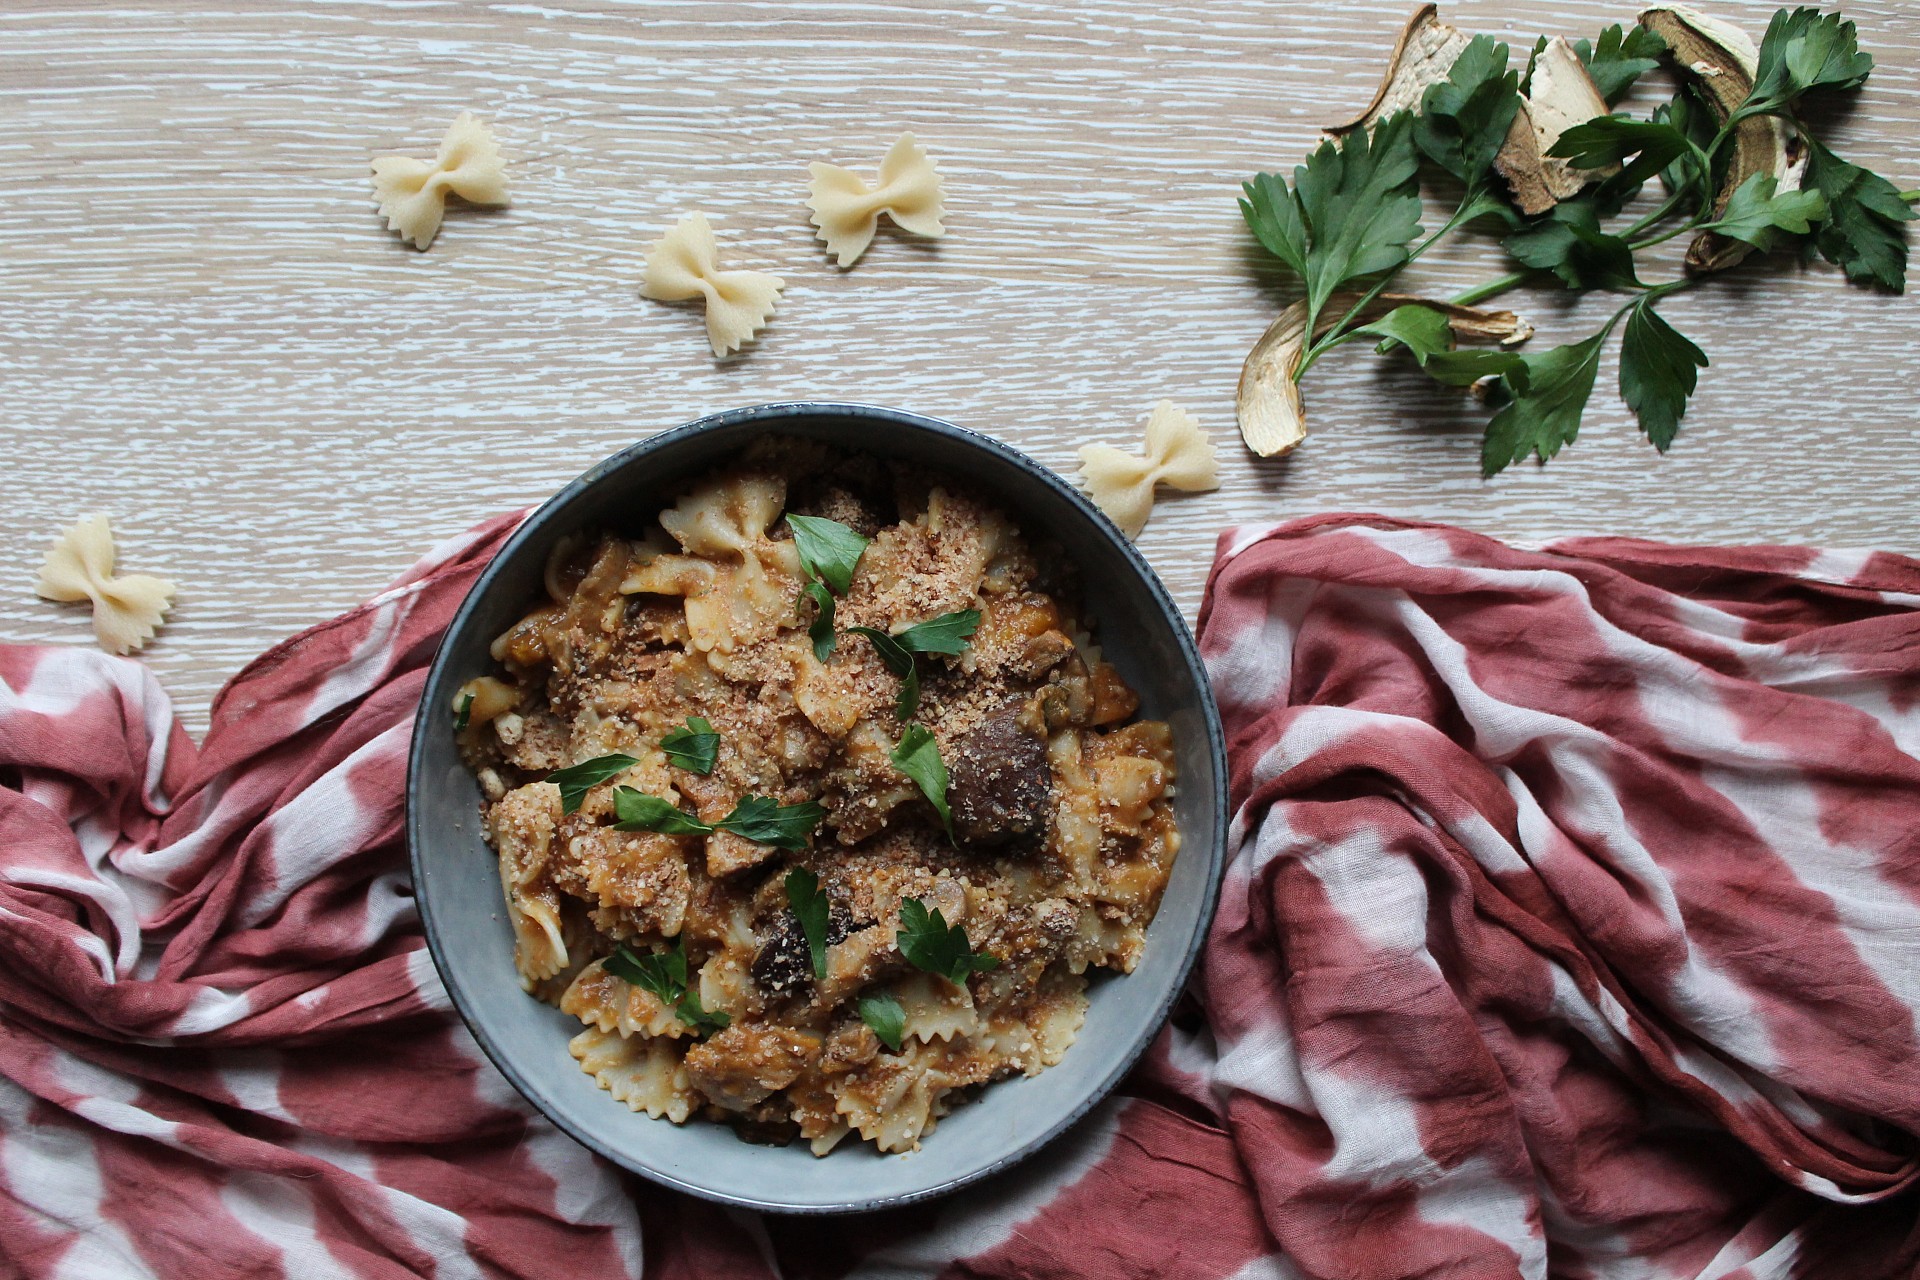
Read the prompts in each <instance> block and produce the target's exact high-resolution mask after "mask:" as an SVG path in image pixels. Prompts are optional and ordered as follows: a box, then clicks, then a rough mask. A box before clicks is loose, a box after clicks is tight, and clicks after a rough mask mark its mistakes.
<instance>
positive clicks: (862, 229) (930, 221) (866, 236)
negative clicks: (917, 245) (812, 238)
mask: <svg viewBox="0 0 1920 1280" xmlns="http://www.w3.org/2000/svg"><path fill="white" fill-rule="evenodd" d="M807 171H808V172H809V173H811V174H812V175H813V181H812V182H810V183H809V184H808V187H809V190H810V191H811V192H812V194H811V195H810V196H809V197H808V199H807V207H808V208H810V209H812V210H813V225H814V226H816V227H818V228H820V230H819V232H818V234H819V236H820V239H822V240H824V241H825V242H826V245H827V251H828V252H829V253H831V254H833V255H834V256H835V257H837V258H838V259H839V260H840V265H841V266H843V267H850V266H852V265H853V264H854V263H856V262H858V261H859V260H860V255H861V254H863V253H865V252H866V251H867V246H868V245H869V244H872V243H873V233H874V231H875V229H876V228H877V227H878V226H879V224H880V215H881V214H883V213H884V214H886V215H887V216H888V217H890V218H892V219H893V221H894V225H895V226H898V227H900V228H901V229H902V230H905V231H911V232H912V233H913V234H914V235H917V236H934V237H937V236H941V235H944V234H946V228H945V227H943V226H941V225H940V214H941V212H942V208H941V202H940V195H941V193H940V174H939V173H938V171H936V170H935V169H934V167H933V161H932V159H931V158H929V157H928V155H927V153H926V151H925V150H924V149H923V148H922V147H921V146H920V144H919V143H917V142H915V141H914V140H913V135H912V134H910V133H903V134H901V135H900V140H899V141H898V142H896V143H894V144H893V148H892V150H890V151H888V152H887V156H886V159H884V160H882V161H881V162H880V182H879V185H878V186H874V187H869V186H868V185H867V184H866V182H865V180H863V179H862V178H861V177H860V175H859V174H857V173H855V172H853V171H852V170H851V169H842V168H841V167H840V166H839V165H837V164H821V163H818V162H815V163H813V164H810V165H808V166H807Z"/></svg>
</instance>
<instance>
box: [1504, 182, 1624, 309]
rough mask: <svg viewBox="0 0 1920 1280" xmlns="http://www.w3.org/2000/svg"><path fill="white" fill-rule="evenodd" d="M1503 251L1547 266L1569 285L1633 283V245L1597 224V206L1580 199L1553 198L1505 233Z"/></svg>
mask: <svg viewBox="0 0 1920 1280" xmlns="http://www.w3.org/2000/svg"><path fill="white" fill-rule="evenodd" d="M1506 246H1507V252H1508V253H1510V254H1512V255H1513V256H1514V257H1515V258H1518V259H1519V260H1520V261H1521V262H1524V263H1525V264H1526V265H1528V266H1530V267H1533V268H1535V269H1536V270H1540V271H1551V272H1553V274H1554V275H1556V276H1558V277H1560V280H1561V281H1562V282H1563V283H1564V284H1565V285H1566V286H1567V288H1569V289H1637V288H1639V287H1640V280H1639V277H1638V276H1636V275H1635V274H1634V271H1633V246H1632V245H1630V244H1628V243H1627V242H1626V240H1625V239H1623V238H1622V237H1620V236H1617V235H1613V234H1612V233H1610V232H1606V231H1602V230H1601V229H1600V217H1599V211H1598V209H1597V208H1596V207H1595V206H1594V205H1593V204H1591V203H1588V202H1585V201H1577V200H1569V201H1565V202H1563V203H1561V204H1557V205H1555V206H1554V207H1553V209H1552V210H1551V211H1550V212H1549V213H1547V214H1546V215H1545V216H1544V217H1540V218H1537V219H1535V220H1534V221H1533V222H1531V223H1529V224H1528V225H1527V226H1525V227H1524V228H1522V229H1521V230H1519V231H1516V232H1514V233H1513V234H1512V235H1510V236H1508V237H1507V240H1506Z"/></svg>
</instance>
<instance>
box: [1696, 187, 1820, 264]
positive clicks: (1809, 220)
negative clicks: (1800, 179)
mask: <svg viewBox="0 0 1920 1280" xmlns="http://www.w3.org/2000/svg"><path fill="white" fill-rule="evenodd" d="M1778 186H1779V180H1778V179H1777V178H1775V177H1774V176H1773V175H1772V174H1770V173H1756V174H1754V175H1753V176H1752V177H1750V178H1748V179H1747V180H1746V181H1745V182H1743V183H1741V184H1740V185H1739V186H1738V187H1735V188H1734V191H1733V195H1732V196H1730V197H1729V198H1728V199H1727V207H1726V209H1725V211H1724V212H1722V213H1721V215H1720V216H1719V218H1717V219H1715V220H1714V221H1712V222H1709V223H1707V224H1706V225H1707V226H1708V227H1709V228H1711V229H1713V230H1715V231H1718V232H1719V233H1720V234H1721V235H1723V236H1729V237H1731V238H1732V239H1735V240H1743V241H1745V242H1746V243H1748V244H1750V245H1752V246H1753V247H1754V248H1756V249H1760V250H1767V249H1771V248H1773V246H1774V245H1775V244H1776V243H1777V242H1778V241H1779V239H1780V233H1781V232H1783V231H1785V232H1788V233H1790V234H1792V235H1805V234H1806V233H1807V232H1808V231H1811V230H1812V229H1813V224H1814V223H1816V222H1818V221H1820V219H1822V218H1824V217H1826V216H1827V199H1826V197H1825V196H1823V195H1821V194H1820V193H1819V192H1818V191H1780V190H1778V189H1777V188H1778Z"/></svg>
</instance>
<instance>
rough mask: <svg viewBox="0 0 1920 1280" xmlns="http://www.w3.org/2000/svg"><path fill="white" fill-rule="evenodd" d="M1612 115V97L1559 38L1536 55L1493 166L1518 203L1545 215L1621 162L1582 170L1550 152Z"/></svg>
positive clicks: (1571, 47)
mask: <svg viewBox="0 0 1920 1280" xmlns="http://www.w3.org/2000/svg"><path fill="white" fill-rule="evenodd" d="M1606 114H1607V100H1606V99H1605V98H1604V97H1602V96H1601V94H1600V89H1599V87H1598V86H1597V85H1595V84H1594V83H1593V77H1592V76H1591V75H1589V74H1588V73H1587V68H1586V65H1585V64H1584V63H1582V62H1581V61H1580V55H1579V54H1577V53H1575V52H1574V50H1573V46H1572V45H1571V44H1568V43H1567V41H1566V38H1565V37H1563V36H1555V37H1554V38H1553V39H1552V40H1549V41H1548V42H1547V43H1546V46H1545V47H1544V48H1542V49H1541V50H1540V52H1539V53H1538V54H1537V55H1535V57H1534V62H1533V77H1532V79H1531V80H1530V81H1529V82H1528V85H1527V92H1526V93H1525V94H1523V95H1522V96H1521V99H1520V110H1519V112H1518V113H1517V114H1515V116H1514V118H1513V127H1512V128H1511V129H1509V130H1508V131H1507V140H1506V143H1505V144H1504V145H1503V146H1502V147H1501V148H1500V154H1499V155H1497V156H1495V157H1494V161H1493V167H1494V169H1495V170H1496V171H1497V172H1498V173H1499V174H1500V176H1501V177H1502V178H1505V179H1506V181H1507V187H1508V188H1509V189H1510V190H1511V191H1512V192H1513V201H1514V203H1515V204H1517V205H1519V206H1520V211H1521V212H1522V213H1527V214H1535V213H1545V212H1546V211H1547V210H1549V209H1551V208H1553V206H1554V205H1556V204H1559V203H1560V202H1561V201H1562V200H1566V199H1569V198H1571V197H1573V196H1575V195H1578V194H1579V193H1580V190H1581V188H1583V187H1585V186H1586V185H1587V184H1588V183H1590V182H1596V181H1598V180H1599V179H1601V178H1603V177H1605V176H1607V175H1608V174H1610V173H1615V172H1617V171H1618V168H1619V166H1617V165H1615V166H1610V167H1608V168H1605V169H1579V168H1575V167H1574V166H1573V165H1572V164H1570V163H1569V162H1567V161H1565V160H1560V159H1556V158H1555V157H1553V156H1549V155H1548V154H1547V153H1548V152H1549V151H1551V150H1552V149H1553V144H1554V143H1556V142H1558V141H1560V135H1561V134H1563V133H1565V132H1566V131H1567V130H1569V129H1571V128H1573V127H1574V126H1575V125H1578V124H1585V123H1586V122H1587V121H1589V120H1592V119H1593V118H1594V117H1596V116H1604V115H1606Z"/></svg>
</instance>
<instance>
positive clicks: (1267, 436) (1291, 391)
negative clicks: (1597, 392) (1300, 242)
mask: <svg viewBox="0 0 1920 1280" xmlns="http://www.w3.org/2000/svg"><path fill="white" fill-rule="evenodd" d="M1358 300H1359V299H1358V296H1357V295H1354V294H1345V295H1342V294H1335V295H1334V296H1333V298H1332V299H1331V300H1330V301H1329V302H1328V304H1327V306H1326V308H1325V309H1324V310H1323V311H1321V313H1320V323H1319V325H1318V326H1317V331H1316V332H1315V334H1314V337H1316V338H1318V337H1320V336H1322V335H1324V334H1326V333H1328V332H1331V331H1332V329H1333V327H1334V326H1335V325H1336V324H1338V323H1340V321H1341V320H1342V319H1343V318H1344V317H1345V315H1346V313H1347V311H1348V310H1349V309H1350V308H1351V307H1352V306H1353V304H1354V303H1355V302H1356V301H1358ZM1408 305H1418V306H1422V307H1431V308H1433V309H1434V310H1435V311H1438V312H1440V313H1442V314H1443V315H1445V316H1446V317H1447V327H1448V328H1450V329H1452V330H1453V333H1454V336H1455V337H1457V338H1469V339H1473V340H1475V341H1479V342H1498V343H1499V344H1500V345H1502V346H1514V345H1516V344H1518V343H1522V342H1525V341H1526V340H1527V339H1528V338H1530V337H1532V336H1533V326H1532V325H1530V324H1528V323H1527V322H1526V321H1525V320H1522V319H1521V318H1520V317H1519V316H1517V315H1515V314H1514V313H1513V312H1511V311H1486V310H1483V309H1481V308H1479V307H1463V306H1460V305H1459V304H1457V303H1452V302H1433V301H1430V300H1428V299H1426V298H1415V297H1410V296H1408V295H1406V294H1399V293H1383V294H1381V295H1380V296H1379V297H1377V298H1375V299H1373V301H1371V302H1369V303H1368V304H1367V305H1366V307H1365V308H1363V309H1362V310H1361V312H1360V316H1359V319H1360V322H1361V323H1363V324H1370V323H1372V322H1373V321H1375V320H1378V319H1379V318H1380V317H1381V316H1384V315H1385V314H1387V312H1389V311H1392V310H1393V309H1394V308H1396V307H1402V306H1408ZM1307 343H1308V338H1307V304H1306V303H1305V302H1304V301H1300V302H1295V303H1293V304H1291V305H1290V306H1288V307H1287V309H1286V310H1284V311H1282V312H1281V313H1280V317H1279V319H1277V320H1275V321H1274V322H1273V323H1272V324H1271V325H1268V326H1267V331H1266V332H1265V333H1263V334H1261V335H1260V341H1258V342H1256V343H1254V344H1253V350H1252V351H1250V352H1248V353H1247V363H1246V364H1245V365H1244V366H1243V367H1242V368H1241V370H1240V392H1239V399H1238V409H1239V418H1240V435H1241V437H1242V438H1243V439H1244V440H1245V441H1246V442H1247V448H1249V449H1251V450H1253V451H1254V452H1255V453H1257V454H1259V455H1260V456H1261V457H1263V458H1271V457H1274V456H1276V455H1279V454H1282V453H1287V452H1289V451H1290V450H1292V449H1293V447H1294V446H1295V445H1297V444H1299V443H1300V442H1301V441H1302V440H1305V439H1306V438H1307V419H1306V410H1305V407H1304V405H1303V404H1302V403H1301V400H1300V384H1299V383H1298V382H1296V381H1295V380H1294V379H1295V376H1296V375H1297V374H1298V373H1299V371H1300V362H1301V361H1302V360H1304V359H1305V358H1306V354H1307Z"/></svg>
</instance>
